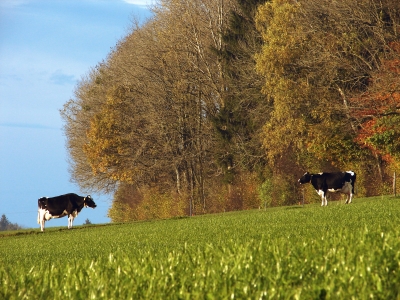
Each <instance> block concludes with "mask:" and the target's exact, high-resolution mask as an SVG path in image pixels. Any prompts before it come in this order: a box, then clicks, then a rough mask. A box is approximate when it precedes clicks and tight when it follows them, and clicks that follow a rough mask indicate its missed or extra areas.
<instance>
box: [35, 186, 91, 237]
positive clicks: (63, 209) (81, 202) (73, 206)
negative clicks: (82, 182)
mask: <svg viewBox="0 0 400 300" xmlns="http://www.w3.org/2000/svg"><path fill="white" fill-rule="evenodd" d="M83 207H91V208H95V207H96V203H94V201H93V198H92V197H91V196H90V195H88V196H86V197H81V196H78V195H77V194H72V193H71V194H65V195H62V196H57V197H51V198H47V197H42V198H40V199H39V200H38V224H40V229H41V230H42V231H44V223H45V222H46V221H48V220H50V219H54V218H61V217H64V216H68V229H70V228H72V222H73V221H74V218H76V217H77V216H78V213H80V211H81V210H82V208H83Z"/></svg>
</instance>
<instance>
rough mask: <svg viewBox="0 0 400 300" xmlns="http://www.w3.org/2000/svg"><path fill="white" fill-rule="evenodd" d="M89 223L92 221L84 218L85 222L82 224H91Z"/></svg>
mask: <svg viewBox="0 0 400 300" xmlns="http://www.w3.org/2000/svg"><path fill="white" fill-rule="evenodd" d="M91 224H92V222H90V220H89V219H86V220H85V223H83V225H91Z"/></svg>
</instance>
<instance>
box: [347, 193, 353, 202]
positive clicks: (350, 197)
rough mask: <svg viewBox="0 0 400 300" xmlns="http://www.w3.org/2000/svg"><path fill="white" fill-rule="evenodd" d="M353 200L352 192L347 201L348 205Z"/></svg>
mask: <svg viewBox="0 0 400 300" xmlns="http://www.w3.org/2000/svg"><path fill="white" fill-rule="evenodd" d="M352 198H353V194H352V193H351V192H350V193H349V195H348V199H347V200H346V204H350V203H351V200H352Z"/></svg>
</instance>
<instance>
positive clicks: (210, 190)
mask: <svg viewBox="0 0 400 300" xmlns="http://www.w3.org/2000/svg"><path fill="white" fill-rule="evenodd" d="M61 114H62V117H63V118H64V120H65V134H66V137H67V148H68V151H69V153H70V158H71V159H70V166H71V168H70V169H71V177H72V180H73V181H75V182H76V183H78V184H79V185H80V187H81V188H82V189H83V190H88V191H97V192H105V193H110V194H113V204H112V207H111V208H110V211H109V215H110V216H111V218H112V219H113V220H114V221H127V220H134V219H147V218H166V217H171V216H174V217H176V216H179V215H190V214H192V215H193V214H202V213H209V212H222V211H229V210H239V209H252V208H259V207H266V206H277V205H291V204H295V203H298V202H299V199H302V196H303V191H302V190H301V189H300V188H299V185H298V184H297V179H298V178H299V177H300V176H301V175H302V174H304V172H305V171H310V172H321V171H338V170H349V169H351V170H354V171H355V172H357V174H358V176H357V178H358V179H357V181H358V182H357V191H358V194H359V195H375V194H381V193H386V192H387V191H388V189H387V187H388V185H389V184H391V183H390V178H389V175H390V176H391V174H393V173H392V172H393V171H394V170H396V169H398V167H399V164H400V163H399V162H400V154H399V153H400V125H399V124H400V2H399V1H393V0H360V1H353V0H343V1H330V0H298V1H294V0H271V1H266V2H264V1H260V0H249V1H238V0H216V1H214V0H179V1H178V0H163V1H160V2H159V3H158V5H157V6H155V7H154V8H153V15H152V17H151V18H150V19H148V20H147V21H146V22H143V23H140V22H136V23H133V24H132V28H131V30H129V32H128V33H127V35H126V36H125V37H124V38H123V39H121V40H120V41H119V42H118V43H117V45H116V46H115V47H114V48H113V49H112V50H111V51H110V53H109V55H108V56H107V57H106V58H105V60H104V61H102V62H101V63H99V64H98V65H97V66H96V67H94V68H93V69H91V70H90V71H89V72H88V74H86V75H85V76H84V77H83V78H82V80H81V81H80V82H79V83H78V85H77V86H76V90H75V95H74V97H73V98H72V99H71V100H69V101H68V102H67V103H66V104H65V106H64V109H63V110H62V112H61ZM304 195H306V198H307V200H306V202H313V201H318V195H316V194H315V192H314V191H311V190H306V191H305V192H304Z"/></svg>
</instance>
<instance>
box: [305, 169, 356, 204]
mask: <svg viewBox="0 0 400 300" xmlns="http://www.w3.org/2000/svg"><path fill="white" fill-rule="evenodd" d="M355 182H356V173H355V172H353V171H346V172H335V173H318V174H310V173H308V172H306V173H305V174H304V175H303V176H302V177H301V178H300V179H299V183H300V184H305V183H311V184H312V186H313V187H314V189H315V190H316V191H317V193H318V195H320V196H321V198H322V204H321V206H324V205H325V206H326V205H328V201H327V200H326V194H327V192H339V193H342V194H346V195H347V197H346V204H348V203H351V199H352V198H353V195H354V184H355Z"/></svg>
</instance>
